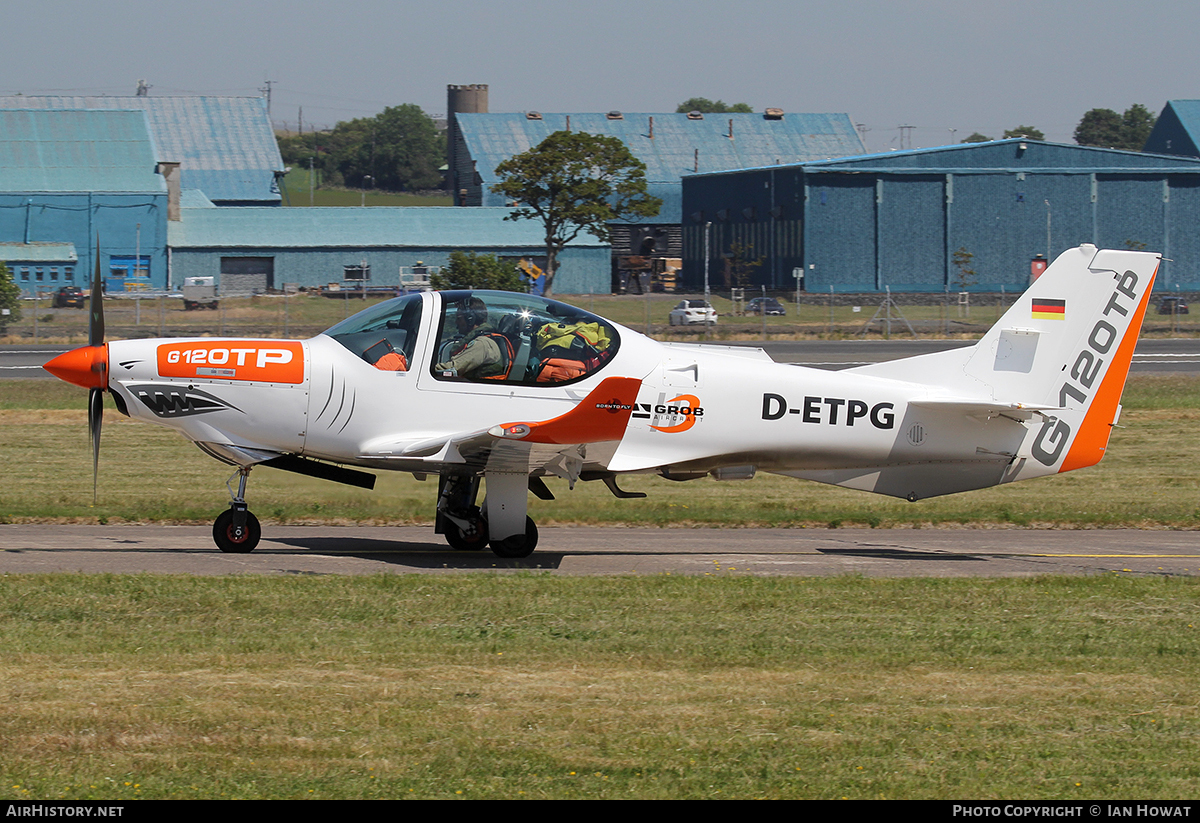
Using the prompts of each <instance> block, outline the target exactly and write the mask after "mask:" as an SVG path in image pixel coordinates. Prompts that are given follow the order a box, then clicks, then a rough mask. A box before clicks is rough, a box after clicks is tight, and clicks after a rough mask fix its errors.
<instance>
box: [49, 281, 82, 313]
mask: <svg viewBox="0 0 1200 823" xmlns="http://www.w3.org/2000/svg"><path fill="white" fill-rule="evenodd" d="M54 308H56V309H82V308H83V289H81V288H79V287H78V286H63V287H62V288H61V289H59V290H58V291H56V292H55V293H54Z"/></svg>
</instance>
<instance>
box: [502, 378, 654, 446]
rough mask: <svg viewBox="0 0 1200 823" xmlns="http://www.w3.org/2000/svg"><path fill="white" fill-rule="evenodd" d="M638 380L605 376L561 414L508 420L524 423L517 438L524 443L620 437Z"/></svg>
mask: <svg viewBox="0 0 1200 823" xmlns="http://www.w3.org/2000/svg"><path fill="white" fill-rule="evenodd" d="M641 386H642V381H641V380H638V379H637V378H636V377H609V378H607V379H606V380H605V381H604V382H603V383H601V384H600V385H599V386H597V387H596V388H595V389H593V390H592V391H591V393H590V394H588V396H587V397H585V398H584V399H583V400H582V401H580V403H579V405H578V406H576V407H575V408H573V409H571V410H570V411H569V412H567V413H566V414H564V415H561V416H559V417H555V418H553V419H552V420H545V421H542V422H540V423H526V424H518V423H508V424H505V426H504V428H505V429H508V428H509V427H511V426H522V425H525V426H528V427H529V432H528V434H525V435H524V436H521V437H520V439H521V440H524V441H525V442H527V443H560V444H566V443H599V442H602V441H606V440H620V439H621V438H622V437H624V436H625V426H626V425H627V424H628V423H629V416H630V415H631V414H633V406H634V403H635V401H636V400H637V393H638V389H640V388H641Z"/></svg>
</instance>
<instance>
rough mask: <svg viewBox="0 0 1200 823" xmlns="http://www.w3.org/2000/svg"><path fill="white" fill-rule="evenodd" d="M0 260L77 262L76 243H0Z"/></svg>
mask: <svg viewBox="0 0 1200 823" xmlns="http://www.w3.org/2000/svg"><path fill="white" fill-rule="evenodd" d="M0 260H4V261H10V260H11V261H15V262H19V263H77V262H79V257H78V255H76V253H75V244H74V243H0Z"/></svg>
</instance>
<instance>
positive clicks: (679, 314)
mask: <svg viewBox="0 0 1200 823" xmlns="http://www.w3.org/2000/svg"><path fill="white" fill-rule="evenodd" d="M668 320H669V321H670V324H671V325H672V326H690V325H692V324H694V323H704V322H706V321H707V322H708V323H709V324H710V325H711V324H715V323H716V322H717V313H716V312H715V311H713V307H712V306H710V305H709V304H708V301H706V300H680V301H679V305H677V306H676V307H675V308H673V309H671V314H670V315H669V317H668Z"/></svg>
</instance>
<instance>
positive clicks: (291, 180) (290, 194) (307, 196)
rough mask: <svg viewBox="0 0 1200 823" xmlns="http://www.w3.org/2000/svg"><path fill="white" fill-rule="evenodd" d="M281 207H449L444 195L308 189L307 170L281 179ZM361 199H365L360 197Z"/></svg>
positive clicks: (297, 169) (447, 199) (298, 171)
mask: <svg viewBox="0 0 1200 823" xmlns="http://www.w3.org/2000/svg"><path fill="white" fill-rule="evenodd" d="M283 195H284V200H283V203H284V205H285V206H362V205H364V202H363V201H364V199H365V201H366V202H365V205H367V206H452V205H454V200H453V198H452V197H450V195H448V194H405V193H402V192H389V191H379V190H378V189H368V190H367V191H366V192H362V191H360V190H358V189H344V188H343V189H338V188H317V189H313V190H310V189H309V177H308V169H300V168H293V169H292V170H291V171H290V172H288V174H287V176H286V177H284V178H283ZM364 195H365V197H364Z"/></svg>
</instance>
